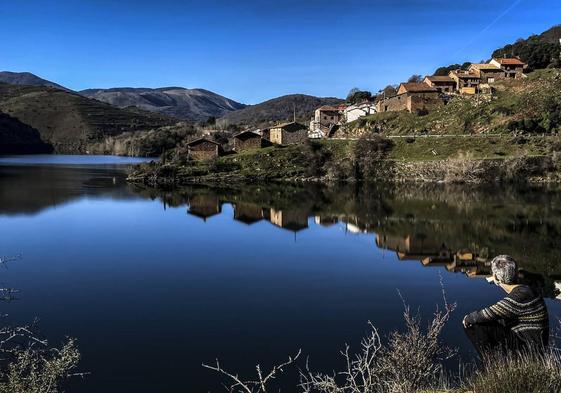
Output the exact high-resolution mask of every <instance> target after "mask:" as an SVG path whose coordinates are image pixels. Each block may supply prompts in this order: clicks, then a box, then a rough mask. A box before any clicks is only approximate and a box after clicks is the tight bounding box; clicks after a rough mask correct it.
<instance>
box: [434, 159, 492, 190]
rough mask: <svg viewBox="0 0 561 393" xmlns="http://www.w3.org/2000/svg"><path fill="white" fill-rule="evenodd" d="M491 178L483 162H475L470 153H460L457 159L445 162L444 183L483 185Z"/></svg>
mask: <svg viewBox="0 0 561 393" xmlns="http://www.w3.org/2000/svg"><path fill="white" fill-rule="evenodd" d="M491 176H492V173H491V172H490V171H489V170H488V168H487V167H486V165H485V162H484V161H482V160H475V159H474V158H473V155H472V154H470V153H463V152H460V154H459V155H458V157H456V158H449V159H448V160H446V169H445V174H444V181H445V182H446V183H483V182H485V181H486V180H489V178H490V177H491Z"/></svg>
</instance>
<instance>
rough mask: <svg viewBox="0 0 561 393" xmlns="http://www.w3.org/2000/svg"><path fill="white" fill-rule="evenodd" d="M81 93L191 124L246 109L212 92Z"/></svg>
mask: <svg viewBox="0 0 561 393" xmlns="http://www.w3.org/2000/svg"><path fill="white" fill-rule="evenodd" d="M79 93H80V94H81V95H83V96H84V97H88V98H93V99H96V100H99V101H103V102H106V103H108V104H111V105H114V106H117V107H119V108H126V107H129V106H135V107H137V108H140V109H144V110H147V111H151V112H158V113H163V114H166V115H169V116H174V117H177V118H179V119H184V120H191V121H206V120H207V119H208V118H210V117H214V118H219V117H222V116H224V115H226V114H228V113H230V112H233V111H237V110H239V109H243V108H245V105H244V104H240V103H239V102H236V101H234V100H231V99H229V98H226V97H223V96H221V95H218V94H216V93H213V92H211V91H208V90H204V89H186V88H183V87H162V88H158V89H148V88H131V87H122V88H112V89H87V90H82V91H80V92H79Z"/></svg>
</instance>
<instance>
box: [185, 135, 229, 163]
mask: <svg viewBox="0 0 561 393" xmlns="http://www.w3.org/2000/svg"><path fill="white" fill-rule="evenodd" d="M187 149H188V152H189V153H188V154H189V157H191V158H192V159H193V160H201V161H204V160H212V159H214V158H217V157H219V156H220V155H221V154H222V146H220V143H217V142H214V141H211V140H209V139H206V138H200V139H197V140H194V141H191V142H189V143H188V144H187Z"/></svg>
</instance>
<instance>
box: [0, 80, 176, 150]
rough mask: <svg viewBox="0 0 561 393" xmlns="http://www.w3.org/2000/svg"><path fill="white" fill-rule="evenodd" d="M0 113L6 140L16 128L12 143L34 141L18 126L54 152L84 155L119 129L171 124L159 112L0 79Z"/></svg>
mask: <svg viewBox="0 0 561 393" xmlns="http://www.w3.org/2000/svg"><path fill="white" fill-rule="evenodd" d="M0 114H4V115H7V116H8V117H6V118H5V121H4V123H3V124H4V127H3V128H4V131H3V132H2V133H3V135H4V137H5V138H6V140H15V139H14V135H13V133H14V132H16V131H17V130H19V134H20V136H21V138H18V140H17V143H18V145H20V146H21V145H22V144H23V143H25V142H26V141H27V143H28V144H32V145H35V144H36V143H37V142H38V141H37V135H36V134H34V132H33V131H32V130H30V129H28V128H24V127H23V126H22V124H23V125H26V126H28V127H29V128H31V129H33V130H35V131H37V132H38V133H39V136H40V141H42V142H43V143H45V144H48V145H50V146H51V150H54V152H56V153H69V154H77V153H87V152H88V148H89V146H90V145H91V144H92V143H94V142H100V141H103V140H104V138H107V137H110V136H114V135H118V134H122V133H123V132H129V131H130V132H134V131H142V130H151V129H155V128H159V127H162V126H168V125H174V124H176V123H177V119H175V118H172V117H169V116H166V115H163V114H159V113H152V112H147V111H142V110H140V109H138V108H126V109H121V108H117V107H115V106H112V105H109V104H106V103H104V102H100V101H96V100H91V99H89V98H86V97H83V96H81V95H79V94H77V93H74V92H70V91H66V90H61V89H59V88H53V87H47V86H29V85H11V84H7V83H0ZM24 131H25V133H23V132H24ZM10 133H11V134H12V135H11V136H10ZM14 143H15V142H14ZM15 152H16V151H14V153H15ZM5 154H7V152H5Z"/></svg>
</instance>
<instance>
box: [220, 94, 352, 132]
mask: <svg viewBox="0 0 561 393" xmlns="http://www.w3.org/2000/svg"><path fill="white" fill-rule="evenodd" d="M343 102H344V100H342V99H339V98H333V97H330V98H320V97H313V96H308V95H304V94H292V95H287V96H282V97H278V98H273V99H272V100H268V101H265V102H262V103H260V104H257V105H250V106H248V107H247V108H245V109H242V110H239V111H236V112H232V113H230V114H228V115H226V116H224V117H223V118H222V119H221V121H223V122H226V123H228V124H237V125H240V126H248V127H258V126H262V125H268V124H271V123H275V122H279V121H285V120H292V118H293V116H294V108H296V119H297V120H298V121H300V122H303V123H304V124H308V122H309V121H310V118H311V117H312V116H313V113H314V110H316V109H317V108H318V107H320V106H322V105H337V104H340V103H343Z"/></svg>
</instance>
